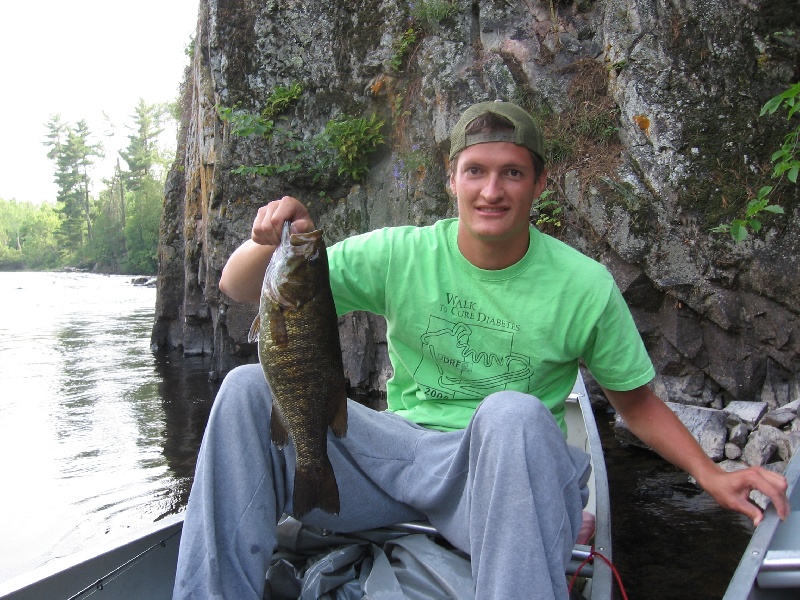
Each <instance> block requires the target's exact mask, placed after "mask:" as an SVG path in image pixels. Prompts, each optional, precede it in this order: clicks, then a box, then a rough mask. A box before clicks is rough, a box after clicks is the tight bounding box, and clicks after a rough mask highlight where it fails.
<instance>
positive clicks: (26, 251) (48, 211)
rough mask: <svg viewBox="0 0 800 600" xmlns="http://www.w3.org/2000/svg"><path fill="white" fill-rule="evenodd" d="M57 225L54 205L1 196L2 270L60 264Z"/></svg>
mask: <svg viewBox="0 0 800 600" xmlns="http://www.w3.org/2000/svg"><path fill="white" fill-rule="evenodd" d="M58 227H59V216H58V213H56V211H55V210H54V208H53V206H52V205H50V204H41V205H35V204H32V203H30V202H17V201H16V200H3V199H2V198H0V270H3V271H8V270H17V269H30V270H37V269H52V268H55V267H57V266H58V258H59V254H58V243H57V241H56V232H57V230H58Z"/></svg>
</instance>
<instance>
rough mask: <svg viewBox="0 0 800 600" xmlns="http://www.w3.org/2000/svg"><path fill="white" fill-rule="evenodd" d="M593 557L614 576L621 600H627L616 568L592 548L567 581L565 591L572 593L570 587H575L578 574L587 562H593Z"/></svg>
mask: <svg viewBox="0 0 800 600" xmlns="http://www.w3.org/2000/svg"><path fill="white" fill-rule="evenodd" d="M595 556H596V557H597V558H599V559H600V560H602V561H603V562H604V563H606V564H607V565H608V567H609V568H610V569H611V572H612V573H613V574H614V579H616V580H617V585H618V586H619V593H620V594H621V595H622V600H628V594H627V593H626V592H625V586H624V585H622V577H620V574H619V571H617V567H615V566H614V563H612V562H611V561H610V560H608V558H606V557H605V556H603V555H602V554H600V553H599V552H597V551H596V550H595V549H594V548H592V550H591V552H589V556H587V557H586V558H585V559H583V562H582V563H581V564H580V565H578V568H577V569H575V574H574V575H573V576H572V578H571V579H570V580H569V588H568V589H567V591H569V592H571V591H572V586H573V585H575V580H576V579H577V578H578V574H579V573H580V572H581V569H582V568H583V567H584V566H585V565H586V564H587V563H588V562H589V561H591V560H593V559H594V557H595Z"/></svg>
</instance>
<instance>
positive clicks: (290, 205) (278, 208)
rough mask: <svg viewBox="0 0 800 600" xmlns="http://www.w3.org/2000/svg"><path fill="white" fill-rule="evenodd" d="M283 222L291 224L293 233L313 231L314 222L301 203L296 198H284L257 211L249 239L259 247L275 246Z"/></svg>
mask: <svg viewBox="0 0 800 600" xmlns="http://www.w3.org/2000/svg"><path fill="white" fill-rule="evenodd" d="M285 221H291V222H292V232H293V233H306V232H307V231H312V230H313V229H314V222H313V221H312V220H311V216H310V215H309V214H308V209H306V207H305V206H304V205H303V203H302V202H300V201H299V200H298V199H297V198H292V197H291V196H284V197H283V198H281V199H280V200H273V201H272V202H270V203H269V204H267V205H266V206H262V207H261V208H259V209H258V214H256V218H255V220H254V221H253V229H252V233H251V236H250V237H251V239H252V240H253V241H254V242H255V243H256V244H259V245H261V246H277V245H278V244H279V243H280V241H281V231H282V230H283V223H284V222H285Z"/></svg>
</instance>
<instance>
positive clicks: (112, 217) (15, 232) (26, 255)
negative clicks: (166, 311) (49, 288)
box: [0, 100, 174, 274]
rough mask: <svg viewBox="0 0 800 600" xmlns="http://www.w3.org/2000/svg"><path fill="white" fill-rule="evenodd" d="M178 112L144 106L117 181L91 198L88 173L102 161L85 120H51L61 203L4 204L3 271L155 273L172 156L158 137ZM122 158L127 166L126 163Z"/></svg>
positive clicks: (0, 226)
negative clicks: (68, 121)
mask: <svg viewBox="0 0 800 600" xmlns="http://www.w3.org/2000/svg"><path fill="white" fill-rule="evenodd" d="M172 110H173V107H171V106H169V105H165V104H146V103H145V102H144V101H143V100H139V103H138V104H137V106H136V108H135V113H134V115H132V117H131V118H132V120H133V125H132V126H130V127H129V128H130V130H131V134H130V135H128V140H129V143H128V146H127V147H126V148H125V149H124V150H122V151H120V152H119V157H118V158H117V164H116V167H115V169H114V174H113V176H112V177H111V179H110V180H109V179H104V180H103V182H102V183H103V186H104V187H103V189H102V191H100V193H99V194H97V195H96V196H95V195H93V194H92V193H91V190H92V189H93V186H92V181H91V179H90V177H89V173H88V171H89V167H91V165H92V164H93V163H94V160H95V159H96V158H100V157H103V156H104V152H103V147H102V145H101V144H99V143H93V142H92V134H91V132H90V131H89V128H88V127H87V125H86V122H85V121H78V122H77V123H75V124H70V123H65V122H63V121H62V120H61V117H60V116H59V115H54V116H52V117H51V118H50V120H49V121H48V123H47V124H46V125H47V129H48V134H47V141H46V142H45V146H47V148H49V151H48V152H47V156H48V158H50V159H51V160H52V161H53V165H54V180H55V183H56V185H57V187H58V190H57V192H56V198H54V200H55V203H54V204H51V203H44V204H41V205H36V204H33V203H31V202H17V201H16V200H13V199H12V200H4V199H2V198H0V270H21V269H25V270H39V269H56V268H61V267H76V268H84V269H91V270H96V271H100V272H104V273H130V274H154V273H155V272H156V269H157V251H158V226H159V221H160V219H161V212H162V210H163V202H162V200H163V189H164V179H165V177H166V171H167V167H168V165H169V163H170V162H171V161H172V156H171V152H168V151H165V150H163V149H162V148H160V147H159V145H158V137H159V135H160V134H161V133H162V132H163V131H164V125H165V124H166V123H167V122H168V120H169V119H174V115H173V114H172ZM120 159H121V160H120Z"/></svg>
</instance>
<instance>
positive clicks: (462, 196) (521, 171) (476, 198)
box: [450, 142, 547, 266]
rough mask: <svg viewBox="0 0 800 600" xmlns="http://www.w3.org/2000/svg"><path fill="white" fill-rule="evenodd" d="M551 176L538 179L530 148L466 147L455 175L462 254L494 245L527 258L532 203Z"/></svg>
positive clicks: (506, 144)
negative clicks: (525, 255)
mask: <svg viewBox="0 0 800 600" xmlns="http://www.w3.org/2000/svg"><path fill="white" fill-rule="evenodd" d="M546 179H547V178H546V173H542V174H541V175H540V177H539V179H538V180H537V179H535V173H534V168H533V159H532V157H531V153H530V151H529V150H528V149H527V148H525V147H524V146H518V145H517V144H513V143H511V142H487V143H483V144H475V145H474V146H468V147H467V148H465V149H464V150H462V151H461V153H460V154H459V156H458V162H457V164H456V168H455V170H454V172H453V173H452V174H451V175H450V187H451V189H452V190H453V193H454V194H455V195H456V198H457V202H458V216H459V247H460V249H461V251H462V253H463V254H464V255H465V256H466V257H467V258H468V259H471V257H470V251H471V250H473V249H474V250H478V249H479V248H481V247H483V248H484V250H485V249H486V247H487V245H488V246H491V247H494V248H495V249H496V251H497V252H499V253H504V252H508V253H509V258H514V257H515V260H514V262H515V261H516V260H519V259H520V258H522V255H524V254H525V251H527V247H528V239H529V234H528V226H529V224H530V213H531V206H532V204H533V201H534V200H535V199H536V198H538V197H539V194H541V192H542V190H543V189H544V185H545V182H546ZM520 250H521V254H519V252H520ZM517 254H519V256H516V255H517ZM512 255H513V256H512ZM512 264H513V263H512ZM479 266H480V265H479Z"/></svg>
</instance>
